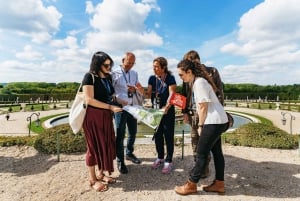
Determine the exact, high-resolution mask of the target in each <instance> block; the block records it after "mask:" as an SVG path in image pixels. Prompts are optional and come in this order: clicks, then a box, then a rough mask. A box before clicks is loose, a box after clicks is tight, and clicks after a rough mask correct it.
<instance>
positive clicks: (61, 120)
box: [50, 113, 252, 135]
mask: <svg viewBox="0 0 300 201" xmlns="http://www.w3.org/2000/svg"><path fill="white" fill-rule="evenodd" d="M231 114H232V113H231ZM232 116H233V119H234V124H233V128H232V129H235V128H238V127H240V126H241V125H244V124H247V123H250V122H252V120H251V119H249V118H246V117H243V116H240V115H237V114H232ZM67 123H68V115H65V116H60V117H57V118H54V119H52V120H51V121H50V125H51V127H53V126H58V125H61V124H67ZM190 130H191V129H190V126H189V125H188V124H185V123H183V121H182V120H176V123H175V134H181V133H182V132H184V133H189V132H190ZM153 132H154V130H153V129H152V128H150V127H149V126H146V125H145V124H143V123H139V124H138V135H152V134H153Z"/></svg>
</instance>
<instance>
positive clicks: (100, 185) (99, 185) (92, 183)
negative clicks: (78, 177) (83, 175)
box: [90, 181, 108, 192]
mask: <svg viewBox="0 0 300 201" xmlns="http://www.w3.org/2000/svg"><path fill="white" fill-rule="evenodd" d="M90 187H91V188H93V189H94V190H96V191H97V192H104V191H107V190H108V186H107V185H106V184H103V183H101V182H99V181H90Z"/></svg>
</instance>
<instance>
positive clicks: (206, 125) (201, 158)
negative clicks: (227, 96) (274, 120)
mask: <svg viewBox="0 0 300 201" xmlns="http://www.w3.org/2000/svg"><path fill="white" fill-rule="evenodd" d="M177 70H178V75H179V76H180V78H181V79H182V80H183V82H189V83H192V86H191V88H192V102H193V104H195V106H196V112H197V113H198V115H199V125H198V135H199V141H198V145H197V155H196V163H195V165H194V167H193V169H192V170H191V171H190V175H189V179H188V181H187V182H186V183H185V184H184V185H182V186H176V187H175V192H176V193H178V194H181V195H188V194H192V193H196V192H197V183H198V182H199V180H200V179H201V175H203V173H204V171H205V166H206V163H207V157H208V154H209V153H210V151H211V152H212V154H213V159H214V165H215V180H214V182H213V183H212V184H211V185H209V186H205V187H203V190H204V191H206V192H217V193H219V194H224V193H225V189H224V168H225V162H224V156H223V152H222V144H221V134H222V133H223V132H224V131H225V130H226V128H227V127H228V118H227V115H226V112H225V110H224V108H223V106H222V105H221V103H220V102H219V100H218V97H217V96H216V93H215V91H216V90H217V87H216V85H215V84H214V82H213V80H212V78H211V77H210V76H209V74H208V73H207V71H206V70H205V68H204V66H202V65H201V64H198V63H193V62H192V61H189V60H182V61H181V62H179V64H178V65H177Z"/></svg>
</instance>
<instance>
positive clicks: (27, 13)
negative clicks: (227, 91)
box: [0, 0, 300, 86]
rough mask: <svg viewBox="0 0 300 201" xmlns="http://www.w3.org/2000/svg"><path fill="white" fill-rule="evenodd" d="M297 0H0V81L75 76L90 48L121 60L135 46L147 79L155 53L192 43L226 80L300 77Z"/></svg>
mask: <svg viewBox="0 0 300 201" xmlns="http://www.w3.org/2000/svg"><path fill="white" fill-rule="evenodd" d="M299 22H300V6H299V2H298V1H297V0H264V1H263V0H222V1H220V0H188V1H186V0H185V1H184V0H103V1H101V0H100V1H99V0H98V1H96V0H93V1H83V0H76V1H74V0H43V1H42V0H22V1H19V0H9V1H1V3H0V51H1V54H0V83H5V82H24V81H28V82H56V83H58V82H80V81H81V80H82V77H83V75H84V73H85V72H87V71H88V69H89V64H90V60H91V56H92V54H93V53H94V52H95V51H99V50H100V51H105V52H107V53H108V54H110V55H111V56H112V58H113V59H114V62H115V65H119V64H120V62H121V59H122V56H123V54H124V53H125V52H126V51H132V52H134V53H135V55H136V57H137V59H136V65H135V66H134V69H135V70H136V71H137V72H138V73H139V79H140V81H141V83H142V84H143V85H144V86H147V80H148V77H149V76H150V75H151V74H153V70H152V61H153V59H154V58H155V57H158V56H163V57H165V58H167V59H168V63H169V69H170V70H171V71H172V72H173V73H174V75H175V77H176V80H177V83H178V84H181V80H180V79H179V77H178V76H177V70H176V65H177V63H178V62H179V61H180V59H182V57H183V55H184V53H186V52H187V51H189V50H191V49H193V50H197V51H198V52H199V54H200V56H201V62H202V63H204V64H206V65H208V66H215V67H217V68H218V69H219V72H220V74H221V77H222V80H223V82H224V83H227V84H229V83H232V84H234V83H255V84H260V85H274V84H277V85H286V84H299V83H300V66H299V64H300V23H299Z"/></svg>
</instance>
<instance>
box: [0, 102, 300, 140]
mask: <svg viewBox="0 0 300 201" xmlns="http://www.w3.org/2000/svg"><path fill="white" fill-rule="evenodd" d="M225 109H226V110H230V111H237V112H246V113H249V114H255V115H259V116H262V117H265V118H267V119H269V120H271V121H272V122H273V124H274V125H275V126H276V127H279V128H280V129H282V130H285V131H286V132H288V133H289V132H290V119H291V118H290V115H288V114H286V115H285V117H286V119H287V122H286V125H282V121H281V118H282V115H281V112H282V110H259V109H248V108H240V107H225ZM68 111H69V109H57V110H50V111H39V113H40V118H41V117H45V116H49V115H54V114H62V113H66V112H68ZM283 112H287V111H283ZM32 113H33V112H14V113H11V114H10V119H9V120H8V121H7V120H6V118H5V114H2V115H0V135H27V134H28V124H29V122H28V121H27V117H29V116H30V115H31V114H32ZM289 113H290V114H292V115H293V116H295V120H293V121H292V132H293V134H300V113H299V112H289ZM35 120H36V116H35V115H33V116H32V121H35ZM138 140H139V141H151V138H149V139H148V138H147V139H143V140H142V139H138Z"/></svg>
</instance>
